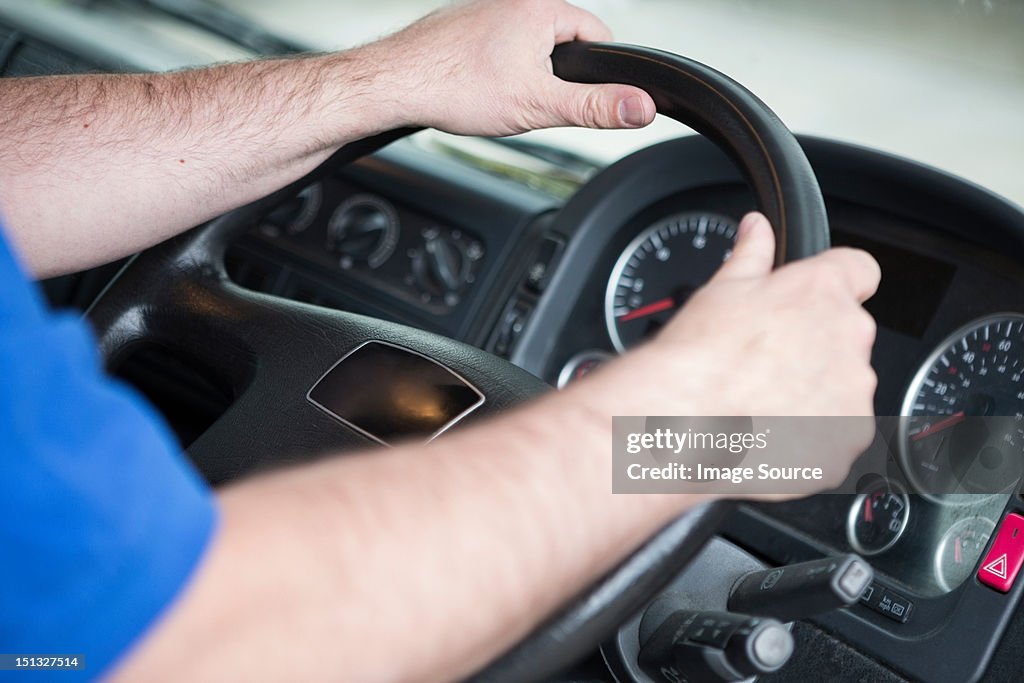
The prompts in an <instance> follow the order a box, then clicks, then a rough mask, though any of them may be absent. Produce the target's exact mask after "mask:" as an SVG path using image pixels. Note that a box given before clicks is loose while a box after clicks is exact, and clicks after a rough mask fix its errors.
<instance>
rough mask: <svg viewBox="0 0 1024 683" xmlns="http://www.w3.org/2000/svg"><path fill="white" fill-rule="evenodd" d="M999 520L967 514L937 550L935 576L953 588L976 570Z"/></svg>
mask: <svg viewBox="0 0 1024 683" xmlns="http://www.w3.org/2000/svg"><path fill="white" fill-rule="evenodd" d="M995 528H996V524H995V522H993V521H992V520H991V519H987V518H985V517H965V518H964V519H961V520H960V521H958V522H957V523H956V524H954V525H953V526H951V527H949V529H947V530H946V533H945V534H943V535H942V540H941V541H939V547H938V548H937V549H936V551H935V580H936V581H937V582H938V584H939V587H940V588H942V590H944V591H946V592H949V591H951V590H953V589H954V588H956V587H957V586H959V585H960V584H961V583H963V582H964V580H965V579H966V578H967V577H969V576H970V575H971V574H972V573H973V572H974V565H976V564H977V563H978V558H979V557H981V554H982V553H983V552H984V551H985V548H986V547H987V546H988V541H989V539H990V538H991V537H992V532H993V531H994V530H995Z"/></svg>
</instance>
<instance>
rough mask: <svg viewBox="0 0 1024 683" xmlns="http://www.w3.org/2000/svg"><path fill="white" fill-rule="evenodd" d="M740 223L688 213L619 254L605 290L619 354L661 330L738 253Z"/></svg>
mask: <svg viewBox="0 0 1024 683" xmlns="http://www.w3.org/2000/svg"><path fill="white" fill-rule="evenodd" d="M735 240H736V222H735V221H734V220H732V219H731V218H727V217H725V216H720V215H716V214H706V213H686V214H676V215H673V216H669V217H667V218H663V219H661V220H659V221H658V222H657V223H654V224H653V225H651V226H649V227H648V228H646V229H645V230H644V231H643V232H641V233H640V234H639V235H637V237H636V238H635V239H634V240H633V241H632V242H630V243H629V245H628V246H627V247H626V249H625V250H624V251H623V252H622V255H621V256H619V260H618V262H617V263H616V264H615V268H614V269H613V270H612V276H611V279H609V281H608V288H607V290H606V292H605V307H604V308H605V322H606V324H607V326H608V335H609V336H610V337H611V340H612V344H613V345H614V346H615V348H616V349H618V351H619V352H623V351H625V350H626V349H627V348H629V347H630V346H633V345H634V344H636V343H638V342H640V341H641V340H643V339H644V338H646V337H648V336H650V335H652V334H654V333H655V332H657V331H658V330H659V329H660V328H661V327H662V326H663V325H664V324H665V323H666V322H668V320H669V319H670V318H671V317H672V314H673V313H674V312H675V310H676V309H677V308H679V307H680V306H682V305H683V304H684V303H685V302H686V300H687V299H689V298H690V295H691V294H693V292H694V291H695V290H696V289H697V288H698V287H700V286H701V285H703V284H704V283H705V282H707V281H708V280H709V279H711V276H712V275H714V274H715V271H716V270H718V267H719V266H721V265H722V262H723V261H724V260H725V259H727V258H728V257H729V254H730V253H731V252H732V247H733V243H734V242H735Z"/></svg>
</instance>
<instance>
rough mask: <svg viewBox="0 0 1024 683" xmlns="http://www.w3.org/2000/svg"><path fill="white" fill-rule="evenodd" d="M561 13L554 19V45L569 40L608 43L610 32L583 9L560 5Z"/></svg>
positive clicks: (602, 23) (610, 36)
mask: <svg viewBox="0 0 1024 683" xmlns="http://www.w3.org/2000/svg"><path fill="white" fill-rule="evenodd" d="M560 4H561V6H562V11H561V12H559V13H558V15H557V16H556V17H555V43H556V44H558V43H567V42H569V41H570V40H596V41H602V42H603V41H610V40H611V39H612V31H611V29H610V28H608V26H606V25H605V23H604V22H603V21H601V20H600V19H598V18H597V17H596V16H594V15H593V14H591V13H590V12H588V11H587V10H585V9H582V8H580V7H576V6H575V5H570V4H569V3H567V2H563V3H560Z"/></svg>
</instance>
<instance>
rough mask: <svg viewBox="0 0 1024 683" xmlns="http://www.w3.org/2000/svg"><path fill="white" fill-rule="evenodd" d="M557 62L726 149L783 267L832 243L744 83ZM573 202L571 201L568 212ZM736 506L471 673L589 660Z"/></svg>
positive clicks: (785, 137) (694, 524)
mask: <svg viewBox="0 0 1024 683" xmlns="http://www.w3.org/2000/svg"><path fill="white" fill-rule="evenodd" d="M551 60H552V66H553V67H554V73H555V75H557V76H559V77H560V78H563V79H565V80H568V81H574V82H579V83H625V84H628V85H635V86H637V87H640V88H642V89H644V90H646V91H647V92H648V93H649V94H650V95H651V97H652V98H653V99H654V102H655V104H656V105H657V108H658V113H659V114H662V115H665V116H668V117H670V118H673V119H676V120H677V121H679V122H681V123H684V124H686V125H688V126H690V127H691V128H693V129H694V130H696V131H697V132H698V133H701V134H702V135H704V136H705V137H707V138H709V139H710V140H711V141H712V142H714V143H716V144H717V145H718V146H719V147H720V148H721V149H722V150H723V151H725V153H726V154H728V155H729V156H730V157H731V158H732V159H733V161H734V162H735V163H736V164H737V166H738V167H739V168H740V170H741V171H742V172H743V174H744V176H745V177H746V179H747V182H748V184H749V185H750V188H751V190H752V191H753V193H754V197H755V199H756V201H757V205H758V208H759V209H760V210H761V211H762V212H763V213H764V214H765V215H766V216H767V217H768V218H769V220H770V221H771V222H772V226H773V227H774V228H775V232H776V263H777V264H782V263H784V262H786V261H791V260H795V259H799V258H804V257H807V256H812V255H814V254H816V253H819V252H821V251H824V250H825V249H827V248H828V247H829V246H830V235H829V228H828V217H827V214H826V211H825V202H824V199H823V198H822V196H821V189H820V187H819V186H818V181H817V179H816V178H815V175H814V171H813V169H812V168H811V165H810V163H809V162H808V161H807V157H806V156H805V155H804V152H803V149H801V147H800V145H799V143H798V142H797V141H796V138H795V137H793V134H792V133H791V132H790V131H789V129H788V128H786V126H785V124H783V123H782V121H781V120H779V118H778V117H777V116H776V115H775V114H774V112H772V111H771V109H769V108H768V106H767V105H765V104H764V103H763V102H762V101H761V100H759V99H758V98H757V97H756V96H754V95H753V93H751V92H750V91H749V90H747V89H746V88H744V87H743V86H741V85H740V84H739V83H737V82H735V81H734V80H732V79H731V78H729V77H728V76H725V75H724V74H722V73H720V72H718V71H716V70H714V69H712V68H711V67H708V66H706V65H704V64H701V63H699V62H696V61H694V60H691V59H687V58H685V57H680V56H678V55H674V54H671V53H668V52H662V51H660V50H653V49H649V48H644V47H638V46H633V45H619V44H613V43H566V44H564V45H560V46H558V47H557V48H555V51H554V53H553V54H552V57H551ZM583 194H584V192H583V191H581V192H580V193H579V195H577V196H580V195H583ZM582 201H588V199H584V200H582ZM572 202H573V200H570V204H571V203H572ZM572 208H575V207H569V206H568V205H567V207H565V208H563V212H569V211H570V210H571V209H572ZM733 509H734V504H733V503H732V502H730V501H716V502H712V503H709V504H706V505H704V506H701V507H700V508H697V509H695V510H692V511H690V512H688V513H687V514H685V515H683V516H682V517H680V518H678V519H677V520H675V521H674V522H672V523H671V524H669V525H668V526H666V527H664V528H663V529H662V530H660V531H659V532H658V533H657V534H655V536H653V537H652V538H650V539H649V540H648V541H646V542H645V543H644V544H643V545H642V546H641V547H640V548H639V549H638V550H637V551H636V552H635V553H633V554H632V555H631V556H630V557H628V558H627V559H626V560H625V561H623V562H622V563H620V564H619V565H618V566H616V567H615V568H614V569H612V570H611V571H609V572H608V573H607V574H605V575H604V576H603V577H602V578H601V579H600V580H599V581H598V582H597V583H595V584H594V585H593V586H589V587H588V588H587V589H586V590H585V591H583V592H582V593H581V594H580V595H578V596H577V597H576V598H575V599H574V600H572V601H571V602H570V603H569V604H568V605H567V606H566V607H564V608H563V609H562V610H560V611H559V612H558V613H557V614H555V615H554V616H553V617H551V618H550V619H548V621H547V622H545V623H544V624H543V626H542V627H541V628H538V629H536V630H535V631H534V632H533V633H531V634H530V635H529V636H527V637H526V638H525V639H524V640H523V641H521V642H520V643H519V644H518V645H516V647H514V648H513V649H512V650H510V651H509V652H507V653H506V654H505V655H503V656H502V657H500V658H499V659H497V660H495V661H494V662H492V663H491V664H490V665H489V666H488V667H487V668H485V669H484V670H483V671H481V672H479V673H478V674H476V675H475V676H473V677H472V678H471V680H472V681H475V682H484V681H486V682H487V683H513V682H516V681H528V680H543V679H546V678H549V677H551V676H553V675H555V674H557V673H558V672H559V671H560V670H562V669H564V668H565V667H566V666H567V665H568V664H569V663H571V662H575V661H579V660H580V659H582V658H584V657H586V656H587V654H589V653H590V652H591V651H592V650H593V648H594V645H595V643H597V642H600V641H602V640H604V639H606V638H607V637H608V636H609V635H611V634H613V633H614V632H615V629H616V628H618V626H619V624H621V623H623V622H625V621H627V620H628V619H629V618H630V617H632V616H633V615H634V614H635V613H636V612H637V611H638V610H640V609H641V608H642V607H643V606H644V605H645V604H646V603H647V602H648V601H649V600H650V599H651V598H652V597H653V596H654V595H655V594H656V593H657V591H659V590H660V589H662V588H664V587H665V586H666V585H667V584H668V583H669V582H670V581H671V580H672V578H673V577H674V576H675V575H676V574H677V573H678V572H679V571H680V570H681V569H682V567H683V566H684V565H685V564H686V563H687V562H688V561H689V560H690V559H692V558H693V557H694V556H695V555H696V554H697V553H698V552H699V551H700V549H701V548H702V547H703V545H704V543H706V542H707V540H708V539H709V538H710V537H711V536H712V534H713V533H714V532H715V530H716V529H718V528H720V527H721V525H722V523H723V522H724V520H725V519H726V518H727V517H728V516H729V515H730V514H731V513H732V511H733Z"/></svg>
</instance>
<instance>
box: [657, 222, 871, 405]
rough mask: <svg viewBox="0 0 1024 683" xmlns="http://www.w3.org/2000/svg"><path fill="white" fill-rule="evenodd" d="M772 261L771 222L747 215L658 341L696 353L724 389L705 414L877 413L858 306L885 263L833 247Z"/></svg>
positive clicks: (867, 319)
mask: <svg viewBox="0 0 1024 683" xmlns="http://www.w3.org/2000/svg"><path fill="white" fill-rule="evenodd" d="M774 256H775V236H774V233H773V232H772V229H771V226H770V225H769V223H768V220H767V219H766V218H765V217H764V216H763V215H761V214H759V213H753V214H749V215H747V216H746V217H745V218H744V219H743V221H742V222H741V223H740V227H739V238H738V242H737V244H736V247H735V249H734V250H733V253H732V256H731V257H730V258H729V260H728V261H726V263H725V264H724V265H723V266H722V268H721V269H720V270H719V272H718V273H717V274H716V275H715V277H714V278H712V279H711V281H710V282H708V284H707V285H706V286H705V287H703V288H702V289H700V290H699V291H698V292H697V293H696V294H695V295H694V297H693V298H692V299H691V300H690V302H689V303H688V304H687V305H686V306H685V307H684V308H683V310H682V311H681V312H680V314H679V315H678V316H676V318H675V319H674V320H673V321H672V323H671V324H669V325H668V326H667V327H666V328H665V329H664V331H663V333H662V335H661V338H660V339H659V342H658V343H659V345H662V346H664V347H671V348H672V349H673V350H674V351H677V352H681V355H682V354H686V355H690V356H691V357H696V358H697V359H698V360H699V365H700V366H701V367H702V368H704V369H705V372H706V375H705V381H706V383H707V384H706V386H709V387H720V388H721V391H719V392H715V393H714V394H713V396H714V400H713V401H707V399H708V398H709V397H707V396H705V397H704V401H705V402H704V404H703V405H704V406H705V410H708V409H712V408H713V409H714V410H717V411H718V414H723V415H731V414H745V415H873V414H874V410H873V404H872V399H873V397H874V392H875V385H876V377H875V373H874V371H873V370H872V368H871V362H870V361H871V347H872V345H873V344H874V341H875V321H874V319H873V318H872V317H871V316H870V315H869V314H868V313H867V311H865V310H864V308H863V307H862V306H861V304H862V303H863V302H864V301H866V300H867V299H869V298H870V297H871V296H872V295H873V294H874V293H875V291H876V290H877V289H878V283H879V279H880V277H881V271H880V270H879V267H878V263H877V262H876V261H875V260H874V258H872V257H871V256H870V255H869V254H868V253H867V252H864V251H861V250H859V249H848V248H835V249H830V250H829V251H826V252H825V253H823V254H819V255H817V256H814V257H812V258H807V259H803V260H801V261H796V262H793V263H790V264H787V265H785V266H783V267H782V268H779V269H778V270H774V271H773V270H772V267H773V265H774V263H773V262H774ZM830 377H832V378H836V381H828V378H830Z"/></svg>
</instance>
